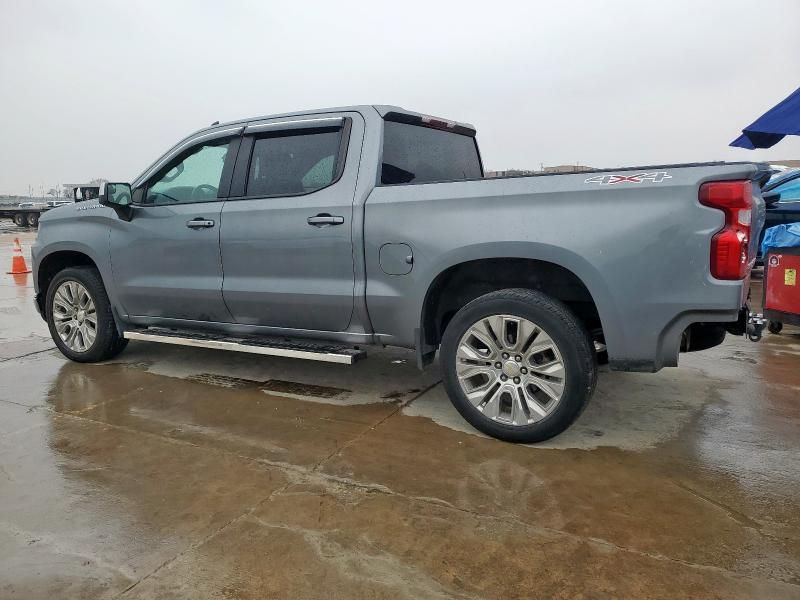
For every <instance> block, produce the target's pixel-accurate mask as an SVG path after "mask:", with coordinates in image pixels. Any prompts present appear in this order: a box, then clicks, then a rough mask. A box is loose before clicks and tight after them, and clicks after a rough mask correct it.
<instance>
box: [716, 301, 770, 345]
mask: <svg viewBox="0 0 800 600" xmlns="http://www.w3.org/2000/svg"><path fill="white" fill-rule="evenodd" d="M766 324H767V320H766V319H765V318H764V315H762V314H761V313H753V312H750V305H749V304H747V305H746V306H743V307H742V309H741V310H740V311H739V319H738V320H736V321H735V322H732V323H728V324H727V325H726V326H725V329H726V330H727V331H728V333H730V334H731V335H743V336H745V337H746V338H747V339H748V340H750V341H751V342H757V341H759V340H760V339H761V332H762V331H763V330H764V326H765V325H766Z"/></svg>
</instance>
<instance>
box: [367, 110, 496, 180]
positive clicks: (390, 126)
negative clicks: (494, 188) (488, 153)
mask: <svg viewBox="0 0 800 600" xmlns="http://www.w3.org/2000/svg"><path fill="white" fill-rule="evenodd" d="M482 176H483V173H482V172H481V161H480V158H479V157H478V148H477V146H476V145H475V138H473V137H470V136H468V135H461V134H458V133H452V132H450V131H442V130H440V129H432V128H430V127H422V126H419V125H410V124H408V123H398V122H395V121H384V125H383V164H382V165H381V183H383V184H386V185H391V184H398V183H425V182H429V181H458V180H461V179H477V178H480V177H482Z"/></svg>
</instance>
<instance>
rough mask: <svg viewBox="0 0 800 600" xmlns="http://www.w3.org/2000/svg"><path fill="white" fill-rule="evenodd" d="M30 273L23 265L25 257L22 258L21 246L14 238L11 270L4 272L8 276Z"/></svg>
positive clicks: (25, 265)
mask: <svg viewBox="0 0 800 600" xmlns="http://www.w3.org/2000/svg"><path fill="white" fill-rule="evenodd" d="M30 272H31V270H30V269H29V268H28V265H27V264H26V263H25V257H24V256H22V246H20V244H19V238H14V256H13V257H11V270H10V271H6V273H8V274H9V275H22V274H23V273H30Z"/></svg>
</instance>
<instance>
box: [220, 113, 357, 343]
mask: <svg viewBox="0 0 800 600" xmlns="http://www.w3.org/2000/svg"><path fill="white" fill-rule="evenodd" d="M363 135H364V122H363V118H362V117H361V116H360V115H358V114H357V113H348V114H346V115H341V116H340V115H335V116H327V115H319V116H316V115H315V116H314V117H313V118H311V117H306V118H302V117H299V118H294V119H288V120H287V119H281V120H279V121H278V120H270V121H265V122H261V123H257V124H251V125H250V126H248V127H247V129H246V130H245V133H244V137H243V139H242V147H241V150H240V152H239V159H238V160H237V163H236V169H235V172H234V177H233V183H232V185H231V195H230V198H229V199H228V201H227V202H226V203H225V206H224V207H223V210H222V229H221V237H220V249H221V253H222V264H223V270H224V282H223V297H224V299H225V303H226V305H227V306H228V308H229V309H230V311H231V313H232V315H233V318H234V320H235V321H236V322H237V323H241V324H247V325H260V326H267V327H277V328H286V329H312V330H320V331H342V330H344V329H346V328H347V326H348V325H349V323H350V318H351V315H352V312H353V288H354V285H355V275H354V269H353V248H352V240H353V233H352V223H353V199H354V194H355V183H356V178H357V175H358V165H359V160H360V153H361V143H362V139H363Z"/></svg>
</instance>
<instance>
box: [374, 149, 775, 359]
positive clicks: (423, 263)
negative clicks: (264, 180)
mask: <svg viewBox="0 0 800 600" xmlns="http://www.w3.org/2000/svg"><path fill="white" fill-rule="evenodd" d="M658 170H663V171H665V172H666V173H667V175H669V177H668V178H664V179H663V180H662V181H660V182H658V183H654V182H641V183H633V182H625V183H619V184H612V185H609V184H599V183H588V182H587V179H590V178H591V177H593V176H594V175H595V174H593V173H584V174H575V175H558V176H542V177H520V178H508V179H485V180H480V181H463V182H449V183H433V184H419V185H398V186H386V187H377V188H376V189H375V190H374V191H373V192H372V194H371V195H370V196H369V199H368V201H367V203H366V209H365V211H366V215H365V228H364V231H365V254H366V268H367V289H366V294H367V305H368V307H369V313H370V317H371V320H372V324H373V327H374V329H375V331H376V332H377V333H379V334H384V338H383V339H384V341H385V342H386V343H392V344H398V345H403V346H413V345H414V339H413V336H414V331H415V329H417V328H419V327H420V314H421V311H422V306H423V302H424V299H425V294H426V292H427V290H428V287H429V286H430V284H431V282H432V281H433V280H434V279H435V278H436V276H437V275H438V274H439V273H441V272H442V271H444V270H445V269H447V268H448V267H450V266H452V265H455V264H459V263H462V262H465V261H470V260H476V259H482V258H491V257H518V258H531V259H537V260H542V261H548V262H552V263H555V264H558V265H560V266H562V267H565V268H566V269H569V270H570V271H572V272H573V273H574V274H575V275H577V276H578V277H579V278H580V279H581V280H582V281H583V283H584V284H585V285H586V287H587V288H588V290H589V291H590V293H591V294H592V297H593V299H594V301H595V303H596V305H597V309H598V312H599V315H600V318H601V321H602V326H603V331H604V334H605V339H606V343H607V347H608V353H609V359H610V361H611V364H612V366H613V367H615V368H621V369H631V370H657V369H659V368H661V367H662V366H673V365H676V364H677V353H678V347H679V343H680V334H681V332H682V331H683V330H684V329H685V328H686V327H687V326H688V325H689V324H691V323H693V322H710V321H721V322H725V321H735V320H736V318H737V313H738V309H739V307H740V306H741V301H742V299H743V297H744V295H745V293H746V290H745V289H744V288H745V284H744V283H743V282H741V281H718V280H715V279H713V278H712V277H711V275H710V274H709V252H710V249H709V247H710V239H711V236H712V235H713V234H714V233H715V232H716V231H718V230H719V229H720V228H721V227H722V225H723V220H724V219H723V214H722V212H720V211H718V210H715V209H712V208H708V207H705V206H702V205H701V204H700V203H699V202H698V189H699V186H700V184H701V183H703V182H705V181H711V180H724V179H748V178H751V177H752V176H753V175H754V174H755V173H756V171H757V168H756V166H755V165H752V164H740V165H715V166H698V167H680V168H663V169H660V168H659V169H658ZM626 174H628V175H630V172H627V173H626ZM755 189H756V190H757V189H758V188H757V186H755ZM756 201H757V203H760V204H759V206H760V210H761V212H762V213H763V203H762V202H761V200H760V195H757V199H756ZM387 242H397V243H405V244H408V245H409V246H411V247H412V249H413V256H414V264H413V269H412V270H411V272H410V273H409V274H407V275H400V276H398V275H387V274H385V273H384V272H383V271H382V270H381V267H380V264H379V260H378V256H379V249H380V247H381V245H383V244H385V243H387Z"/></svg>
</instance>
